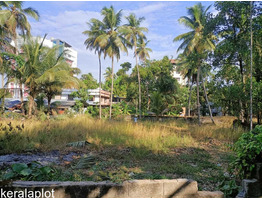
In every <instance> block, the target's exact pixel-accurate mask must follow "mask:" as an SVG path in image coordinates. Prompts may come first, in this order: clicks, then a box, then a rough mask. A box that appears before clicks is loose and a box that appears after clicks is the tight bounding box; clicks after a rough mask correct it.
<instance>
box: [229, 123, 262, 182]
mask: <svg viewBox="0 0 262 200" xmlns="http://www.w3.org/2000/svg"><path fill="white" fill-rule="evenodd" d="M233 148H234V150H235V151H236V153H237V158H236V159H235V161H234V162H233V163H232V167H233V169H234V170H235V171H236V173H237V174H238V176H239V177H240V178H249V177H250V175H251V173H252V171H253V169H254V168H255V164H256V163H258V162H261V161H262V126H256V128H255V129H254V130H253V131H250V132H248V133H244V134H243V135H242V136H241V137H240V138H239V140H238V141H237V142H236V143H235V145H234V147H233Z"/></svg>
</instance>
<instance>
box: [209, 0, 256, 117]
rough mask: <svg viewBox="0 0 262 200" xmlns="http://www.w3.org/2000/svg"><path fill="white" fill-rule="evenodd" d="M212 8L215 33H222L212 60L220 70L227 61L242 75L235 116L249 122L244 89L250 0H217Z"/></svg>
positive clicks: (248, 42)
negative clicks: (215, 26)
mask: <svg viewBox="0 0 262 200" xmlns="http://www.w3.org/2000/svg"><path fill="white" fill-rule="evenodd" d="M215 8H216V9H217V10H218V11H219V13H218V15H217V16H216V18H215V19H216V21H217V28H216V33H217V35H219V36H220V37H221V41H220V42H219V43H218V45H217V50H216V51H215V59H214V63H213V64H214V66H216V67H217V68H219V69H220V70H223V68H227V67H228V66H229V65H231V66H233V65H234V66H236V67H237V68H238V71H239V74H240V78H241V79H240V84H239V86H240V87H241V90H242V91H243V92H242V94H243V95H241V97H239V102H238V104H239V107H240V112H239V115H238V117H239V118H240V119H241V120H242V122H244V121H247V122H248V121H249V118H248V105H247V102H248V97H247V95H246V94H247V93H245V90H246V81H247V79H248V76H249V74H248V72H249V69H248V66H249V59H250V53H249V51H247V50H248V49H249V48H250V2H247V1H240V2H233V1H232V2H216V3H215ZM255 10H256V8H254V11H255ZM254 14H255V13H254Z"/></svg>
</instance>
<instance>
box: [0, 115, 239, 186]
mask: <svg viewBox="0 0 262 200" xmlns="http://www.w3.org/2000/svg"><path fill="white" fill-rule="evenodd" d="M233 120H234V118H231V117H216V118H215V121H216V125H212V124H211V123H208V122H209V120H208V119H207V118H206V119H205V118H204V119H203V122H204V123H203V125H202V126H200V127H199V126H198V125H196V124H194V123H190V122H186V121H184V120H182V119H181V120H175V121H166V122H149V121H142V122H139V123H133V122H124V121H103V120H102V121H99V120H95V119H92V118H88V117H87V116H76V117H67V116H63V117H62V116H61V117H60V118H59V119H52V120H47V121H42V122H41V121H37V120H34V119H31V120H24V121H23V122H21V121H16V120H11V121H10V120H7V119H6V120H2V124H1V127H0V153H1V154H2V155H5V154H11V153H23V154H25V153H26V154H28V153H30V154H31V155H32V156H33V155H34V154H36V153H38V154H39V152H42V153H43V152H54V150H56V152H59V153H60V154H61V155H67V154H70V153H71V154H72V152H74V156H73V157H72V159H69V160H62V159H61V162H60V163H59V164H58V162H56V163H54V164H53V165H52V168H53V169H54V171H53V172H54V173H53V174H52V176H47V177H46V179H47V180H70V181H84V180H93V181H101V180H109V181H113V182H122V181H124V180H130V179H166V178H168V179H171V178H178V177H179V178H191V179H194V180H196V181H198V182H199V186H200V189H202V190H215V189H216V187H217V186H218V183H219V181H221V180H222V178H223V175H224V173H225V172H226V169H227V166H228V164H229V162H230V160H231V159H232V158H233V157H234V155H233V153H232V152H231V150H230V146H231V145H232V143H233V142H234V141H236V140H237V139H238V137H239V136H240V135H241V134H242V133H243V130H242V129H232V121H233ZM10 122H11V124H10ZM77 141H88V143H76V144H75V145H74V143H73V144H71V145H67V144H68V143H72V142H77ZM46 155H47V154H46ZM49 156H51V157H52V154H50V155H49ZM2 168H4V170H2V171H3V174H2V176H3V175H4V171H5V170H6V168H8V166H2ZM24 178H25V177H24ZM20 179H23V177H22V178H21V177H20ZM31 179H34V178H31Z"/></svg>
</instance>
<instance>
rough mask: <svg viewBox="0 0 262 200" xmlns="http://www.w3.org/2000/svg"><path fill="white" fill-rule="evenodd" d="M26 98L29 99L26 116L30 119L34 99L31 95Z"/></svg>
mask: <svg viewBox="0 0 262 200" xmlns="http://www.w3.org/2000/svg"><path fill="white" fill-rule="evenodd" d="M28 98H29V105H28V116H29V117H31V116H32V110H33V101H34V98H33V97H32V96H31V95H29V96H28Z"/></svg>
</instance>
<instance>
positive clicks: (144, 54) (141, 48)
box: [136, 38, 152, 62]
mask: <svg viewBox="0 0 262 200" xmlns="http://www.w3.org/2000/svg"><path fill="white" fill-rule="evenodd" d="M149 42H150V40H147V41H145V40H144V39H143V38H139V39H138V43H137V49H136V55H138V57H139V59H140V60H141V61H142V62H144V61H145V60H146V59H147V58H150V55H149V52H152V49H150V48H148V47H147V45H148V43H149Z"/></svg>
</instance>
